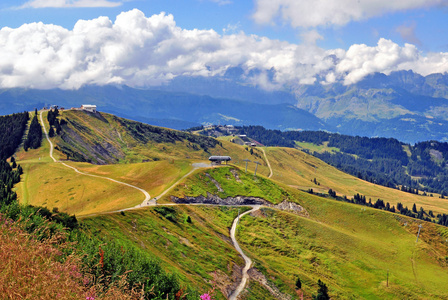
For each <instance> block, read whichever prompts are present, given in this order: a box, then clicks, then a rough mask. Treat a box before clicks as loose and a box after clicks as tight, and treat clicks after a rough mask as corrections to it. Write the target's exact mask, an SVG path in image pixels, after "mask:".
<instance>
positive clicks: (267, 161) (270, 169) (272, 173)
mask: <svg viewBox="0 0 448 300" xmlns="http://www.w3.org/2000/svg"><path fill="white" fill-rule="evenodd" d="M260 149H261V151H263V154H264V158H265V159H266V163H267V164H268V168H269V176H268V178H271V177H272V175H274V172H272V168H271V164H270V163H269V159H268V157H267V156H266V152H265V151H264V149H263V148H260Z"/></svg>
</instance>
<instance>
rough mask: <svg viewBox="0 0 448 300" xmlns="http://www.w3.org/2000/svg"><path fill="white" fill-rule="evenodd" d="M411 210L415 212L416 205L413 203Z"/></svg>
mask: <svg viewBox="0 0 448 300" xmlns="http://www.w3.org/2000/svg"><path fill="white" fill-rule="evenodd" d="M412 212H414V213H417V206H416V205H415V203H414V205H413V206H412Z"/></svg>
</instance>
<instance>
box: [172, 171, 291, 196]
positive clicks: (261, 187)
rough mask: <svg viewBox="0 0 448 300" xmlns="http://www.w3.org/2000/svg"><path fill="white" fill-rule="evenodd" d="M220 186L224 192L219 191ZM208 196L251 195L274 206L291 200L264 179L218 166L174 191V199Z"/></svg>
mask: <svg viewBox="0 0 448 300" xmlns="http://www.w3.org/2000/svg"><path fill="white" fill-rule="evenodd" d="M213 180H215V182H218V183H219V186H217V185H216V184H215V182H214V181H213ZM218 187H219V188H220V189H221V190H218ZM207 193H210V194H213V195H217V196H219V197H221V198H226V197H235V196H252V197H259V198H263V199H264V200H267V201H270V202H271V203H273V204H277V203H279V202H282V201H283V200H288V199H290V198H291V197H290V194H289V192H288V191H287V190H285V189H284V188H282V187H281V186H279V185H278V184H276V183H274V182H273V181H271V180H269V179H266V178H263V177H260V176H258V177H254V175H253V174H251V173H245V172H244V171H241V170H239V169H237V168H234V167H231V166H229V167H219V168H213V169H208V170H206V171H202V172H197V173H195V174H194V175H193V176H190V177H189V178H187V179H186V180H185V181H184V182H182V183H181V184H179V185H178V186H177V187H175V188H174V190H173V192H172V193H171V194H172V195H173V196H177V197H183V196H184V195H188V196H194V197H196V196H199V195H202V196H207Z"/></svg>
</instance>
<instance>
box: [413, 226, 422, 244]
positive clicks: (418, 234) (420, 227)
mask: <svg viewBox="0 0 448 300" xmlns="http://www.w3.org/2000/svg"><path fill="white" fill-rule="evenodd" d="M420 229H422V224H420V225H418V233H417V240H416V241H415V242H416V243H418V237H419V236H420Z"/></svg>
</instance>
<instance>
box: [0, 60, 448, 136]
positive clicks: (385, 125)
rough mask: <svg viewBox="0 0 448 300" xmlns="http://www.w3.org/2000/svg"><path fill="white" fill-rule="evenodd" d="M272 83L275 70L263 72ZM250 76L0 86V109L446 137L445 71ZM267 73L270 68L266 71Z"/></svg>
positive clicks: (233, 73) (234, 71) (236, 72)
mask: <svg viewBox="0 0 448 300" xmlns="http://www.w3.org/2000/svg"><path fill="white" fill-rule="evenodd" d="M270 72H271V73H272V74H271V73H270V76H267V77H268V78H269V80H271V81H273V78H274V76H273V74H274V73H275V71H272V70H271V71H270ZM252 75H253V74H244V72H243V71H242V69H239V68H231V69H229V70H228V71H227V72H226V73H225V74H224V75H222V76H215V77H200V76H197V77H186V76H180V77H177V78H175V79H173V80H172V81H170V82H169V83H167V84H164V85H162V86H157V87H151V88H149V89H136V88H131V87H128V86H117V85H106V86H85V87H82V88H80V89H78V90H61V89H50V90H36V89H21V88H15V89H3V90H1V91H0V113H1V114H8V113H13V112H18V111H23V110H33V109H34V108H41V107H44V106H49V105H59V106H62V107H79V106H80V105H81V104H96V105H97V106H98V110H100V111H104V112H109V113H113V114H116V115H118V116H121V117H127V118H130V119H133V120H136V121H141V122H145V123H149V124H152V125H157V126H164V127H170V128H174V129H185V128H189V127H193V126H198V125H205V124H231V125H240V126H241V125H262V126H264V127H266V128H268V129H279V130H325V131H331V132H339V133H342V134H348V135H360V136H367V137H376V136H380V137H393V138H396V139H398V140H400V141H402V142H406V143H416V142H418V141H423V140H438V141H448V133H447V132H448V115H447V114H446V112H448V74H431V75H428V76H426V77H424V76H421V75H419V74H416V73H414V72H412V71H398V72H392V73H391V74H389V75H385V74H382V73H375V74H372V75H369V76H367V77H365V78H364V79H363V80H362V81H360V82H358V83H356V84H352V85H343V84H341V83H334V84H321V83H319V82H320V81H319V80H318V81H317V82H316V83H315V84H313V85H296V86H290V87H283V88H281V89H276V90H266V89H264V88H263V87H261V86H257V85H254V84H253V83H251V82H252V81H251V76H252ZM268 75H269V74H268Z"/></svg>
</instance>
